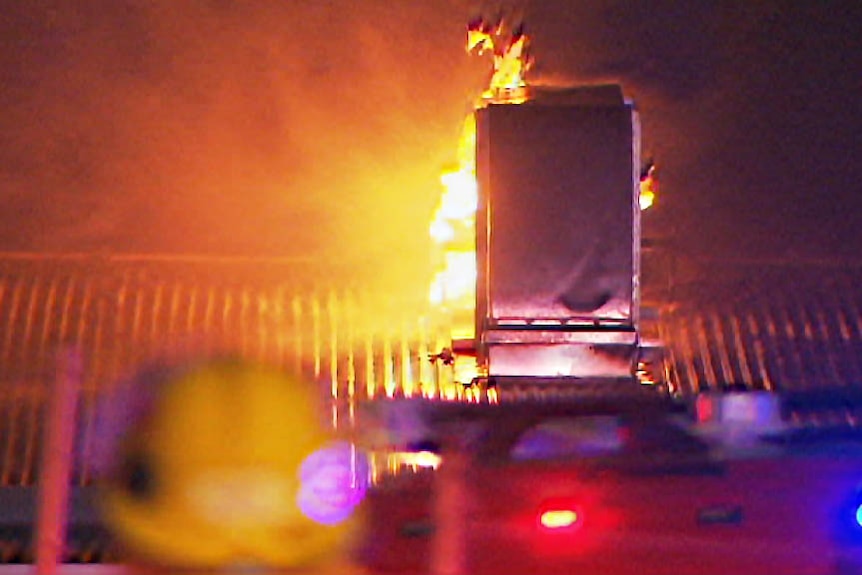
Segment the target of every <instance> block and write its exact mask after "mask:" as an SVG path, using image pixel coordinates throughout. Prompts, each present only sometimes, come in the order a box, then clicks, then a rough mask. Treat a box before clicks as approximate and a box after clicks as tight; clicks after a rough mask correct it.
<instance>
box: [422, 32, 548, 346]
mask: <svg viewBox="0 0 862 575" xmlns="http://www.w3.org/2000/svg"><path fill="white" fill-rule="evenodd" d="M466 49H467V52H468V53H471V54H478V55H484V54H488V53H490V54H492V56H493V72H492V74H491V78H490V81H489V83H488V88H487V89H486V90H485V91H484V92H483V93H482V94H481V96H480V97H479V98H478V100H477V102H476V103H475V106H474V107H475V108H476V109H479V108H482V107H484V106H487V105H488V104H492V103H493V104H520V103H522V102H525V101H526V100H527V83H526V80H525V74H526V72H527V71H528V70H529V68H530V64H531V60H530V58H529V55H528V38H527V36H526V34H524V32H523V30H521V29H515V30H514V31H512V32H507V30H506V29H505V27H504V26H503V25H502V23H497V24H490V23H488V22H486V21H483V20H478V21H475V22H472V23H471V24H470V25H469V26H468V27H467V44H466ZM440 180H441V183H442V185H443V194H442V196H441V200H440V204H439V205H438V207H437V210H436V212H435V213H434V218H433V220H432V222H431V228H430V233H431V238H432V240H433V242H434V245H435V246H436V248H437V262H436V265H437V269H438V271H437V273H436V275H435V277H434V280H433V282H432V284H431V290H430V299H431V303H432V304H434V305H435V306H439V308H440V309H442V310H443V311H444V312H446V313H447V314H448V315H449V317H450V319H451V325H450V329H451V336H452V339H454V340H460V339H472V338H473V337H474V336H475V330H474V320H473V311H474V309H475V304H476V243H475V238H476V208H477V205H478V185H477V183H476V120H475V116H474V114H470V115H469V116H467V118H466V119H465V120H464V124H463V127H462V130H461V136H460V139H459V142H458V163H457V165H456V166H455V167H454V168H453V169H450V170H447V171H445V172H444V173H443V174H442V176H441V178H440Z"/></svg>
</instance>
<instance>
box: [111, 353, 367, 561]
mask: <svg viewBox="0 0 862 575" xmlns="http://www.w3.org/2000/svg"><path fill="white" fill-rule="evenodd" d="M135 383H136V385H134V386H132V387H130V392H131V393H130V394H129V395H128V396H127V399H126V400H125V401H120V402H119V403H118V404H116V405H113V406H111V409H112V410H113V413H114V414H115V416H118V417H119V418H120V419H124V420H126V423H125V430H124V431H123V433H121V434H119V436H118V438H117V439H118V440H117V441H116V442H114V443H113V448H112V449H111V451H110V452H109V454H108V455H109V459H108V461H109V465H108V466H107V467H106V477H105V479H106V480H105V482H104V489H105V493H104V498H103V499H104V515H105V519H106V522H107V524H108V527H109V528H110V529H111V530H112V532H113V534H114V536H115V537H116V538H117V540H118V541H119V543H120V544H121V546H122V547H123V548H124V549H125V550H126V551H127V552H128V553H130V554H131V555H132V556H133V557H135V558H137V559H138V560H143V561H145V562H148V563H155V564H161V565H170V566H175V567H190V568H211V567H221V566H225V565H235V564H249V565H261V566H272V567H293V566H300V565H312V564H315V563H316V562H318V561H320V560H321V559H322V558H324V557H327V556H332V554H333V552H334V551H335V550H336V549H338V548H339V547H340V546H341V544H342V543H343V542H344V541H345V537H346V535H347V534H348V532H349V530H350V523H351V522H350V518H351V515H352V512H353V510H354V508H355V507H356V506H357V505H358V503H359V501H360V500H361V498H362V495H363V494H364V488H365V480H366V477H367V476H366V473H367V472H366V467H365V465H364V464H363V460H362V459H361V457H359V456H358V454H357V453H356V452H355V449H354V448H353V446H352V445H351V444H349V443H346V442H336V441H333V438H332V436H331V434H330V433H329V429H328V426H327V425H326V424H325V423H324V415H323V411H322V409H321V407H320V405H319V404H318V402H317V401H316V400H317V394H316V392H315V390H314V388H313V387H312V386H309V385H307V384H306V383H305V382H302V381H300V380H299V379H295V378H291V377H288V376H286V375H285V374H283V373H281V372H279V371H276V370H272V369H269V368H266V367H262V366H258V365H254V364H250V363H247V362H244V361H240V360H231V359H216V360H208V361H205V362H202V363H197V364H193V365H186V366H180V367H164V366H163V367H161V368H159V369H155V370H148V371H147V372H144V373H142V374H141V375H140V376H139V377H138V378H137V380H136V382H135ZM129 398H131V399H129ZM115 427H116V426H115Z"/></svg>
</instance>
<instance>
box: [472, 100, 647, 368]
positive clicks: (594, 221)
mask: <svg viewBox="0 0 862 575" xmlns="http://www.w3.org/2000/svg"><path fill="white" fill-rule="evenodd" d="M476 121H477V144H476V170H477V176H478V183H479V208H478V212H477V221H476V236H477V237H476V254H477V297H476V334H477V344H478V355H479V359H480V363H484V365H485V367H486V368H487V372H488V375H490V376H496V375H513V376H519V375H529V376H537V377H538V376H572V377H595V376H603V375H607V376H614V377H618V376H620V375H622V374H625V373H633V370H634V364H633V362H634V361H635V360H634V358H635V355H636V348H637V321H638V273H639V259H640V251H639V250H640V233H639V221H640V219H639V218H640V210H639V206H638V181H639V172H640V157H639V154H640V150H639V142H640V134H639V126H638V119H637V113H636V111H635V109H634V107H633V105H632V104H631V103H630V102H628V101H626V100H625V98H624V97H623V94H622V90H621V89H620V88H619V87H618V86H598V87H586V88H576V89H570V90H561V91H553V92H537V93H534V94H533V98H532V99H531V100H529V101H528V102H526V103H524V104H520V105H508V104H498V105H494V104H492V105H489V106H487V107H486V108H483V109H481V110H478V111H477V117H476Z"/></svg>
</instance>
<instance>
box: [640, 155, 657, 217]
mask: <svg viewBox="0 0 862 575" xmlns="http://www.w3.org/2000/svg"><path fill="white" fill-rule="evenodd" d="M657 193H658V175H657V174H656V167H655V164H653V163H652V162H650V163H649V164H648V165H647V167H646V168H644V170H643V171H642V172H641V180H640V194H639V196H638V202H639V204H640V208H641V211H643V210H646V209H649V208H650V206H652V205H653V204H654V203H655V199H656V195H657Z"/></svg>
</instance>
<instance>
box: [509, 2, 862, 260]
mask: <svg viewBox="0 0 862 575" xmlns="http://www.w3.org/2000/svg"><path fill="white" fill-rule="evenodd" d="M554 4H556V3H554ZM526 22H527V24H528V28H527V31H528V33H530V34H531V35H532V37H533V53H534V54H535V55H536V62H537V64H536V68H535V70H534V76H535V78H534V79H535V80H537V81H539V82H544V83H553V84H558V85H559V84H570V83H582V82H596V81H608V80H611V81H618V82H620V83H622V85H623V86H624V88H625V90H626V92H627V93H628V95H629V96H631V97H632V98H633V99H634V100H635V103H636V105H637V106H638V108H639V110H640V112H641V121H642V125H643V137H644V141H643V146H644V150H643V151H644V155H645V156H648V157H653V158H654V159H655V161H656V163H657V165H658V170H659V177H660V180H661V184H662V187H661V192H662V193H661V195H660V197H659V199H658V204H657V205H656V207H655V208H653V209H652V210H651V211H650V212H647V213H646V214H645V220H644V225H645V227H646V231H647V232H648V233H654V234H656V235H659V236H665V237H666V236H672V237H673V239H674V240H675V242H676V244H677V247H678V248H679V249H681V250H684V251H687V252H695V253H701V254H714V255H717V256H719V257H727V256H733V257H737V256H739V255H741V254H744V255H746V256H760V257H781V258H797V257H806V258H824V257H833V256H841V255H843V256H850V257H856V255H857V254H858V253H859V250H860V249H862V242H860V239H859V238H860V236H859V234H858V233H857V232H856V229H855V228H856V227H857V226H856V224H855V223H854V218H855V216H854V214H858V213H859V211H860V210H862V194H860V193H859V192H860V183H859V182H860V181H862V163H860V162H858V161H856V160H855V159H854V158H858V157H859V154H860V153H862V140H860V139H859V138H858V133H859V131H860V129H862V113H860V107H859V106H858V105H857V104H856V102H855V101H856V99H857V94H858V92H859V74H858V70H859V69H860V67H862V40H860V37H859V34H858V30H859V27H860V25H862V7H860V5H859V4H858V3H854V2H836V3H830V4H829V6H826V5H823V4H810V5H805V6H800V5H799V3H794V2H792V1H787V0H765V1H761V2H744V1H735V0H734V1H723V2H713V3H702V4H698V3H694V2H674V1H670V0H668V1H663V0H662V1H658V2H631V1H626V0H617V1H612V2H579V3H572V5H571V6H568V7H567V9H566V10H560V9H559V6H553V5H549V3H544V2H531V3H530V4H529V7H528V10H527V14H526Z"/></svg>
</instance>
